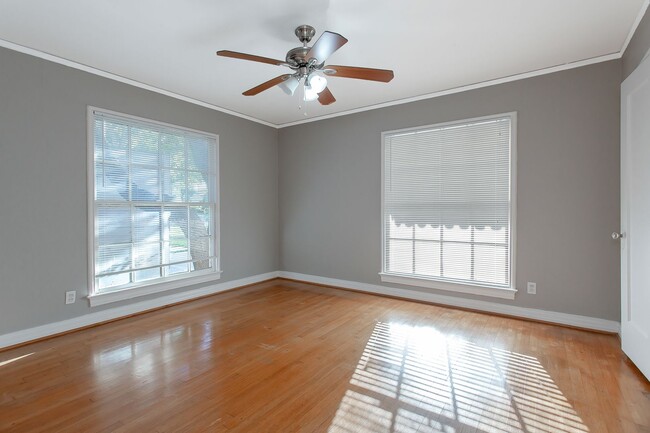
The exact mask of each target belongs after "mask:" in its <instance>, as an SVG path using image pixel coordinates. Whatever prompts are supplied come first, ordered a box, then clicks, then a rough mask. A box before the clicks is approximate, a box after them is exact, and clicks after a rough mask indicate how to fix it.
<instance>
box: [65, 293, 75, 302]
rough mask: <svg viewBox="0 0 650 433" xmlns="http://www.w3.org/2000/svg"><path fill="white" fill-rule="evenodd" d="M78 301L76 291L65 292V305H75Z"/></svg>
mask: <svg viewBox="0 0 650 433" xmlns="http://www.w3.org/2000/svg"><path fill="white" fill-rule="evenodd" d="M76 301H77V292H75V291H74V290H71V291H69V292H65V303H66V305H67V304H74V303H75V302H76Z"/></svg>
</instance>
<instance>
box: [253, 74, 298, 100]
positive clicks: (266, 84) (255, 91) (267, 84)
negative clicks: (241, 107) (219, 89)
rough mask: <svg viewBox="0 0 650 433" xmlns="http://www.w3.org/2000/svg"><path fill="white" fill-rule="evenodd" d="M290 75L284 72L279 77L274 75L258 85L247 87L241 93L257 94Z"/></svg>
mask: <svg viewBox="0 0 650 433" xmlns="http://www.w3.org/2000/svg"><path fill="white" fill-rule="evenodd" d="M290 77H291V74H284V75H280V76H279V77H275V78H273V79H271V80H269V81H266V82H264V83H262V84H260V85H259V86H255V87H253V88H252V89H248V90H247V91H245V92H244V93H242V95H244V96H254V95H257V94H258V93H261V92H263V91H265V90H266V89H270V88H271V87H273V86H277V85H278V84H280V83H282V82H283V81H285V80H288V79H289V78H290Z"/></svg>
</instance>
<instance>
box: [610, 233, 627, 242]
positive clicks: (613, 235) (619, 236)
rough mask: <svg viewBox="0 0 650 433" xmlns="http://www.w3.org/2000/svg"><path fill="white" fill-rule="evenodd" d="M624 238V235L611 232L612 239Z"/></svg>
mask: <svg viewBox="0 0 650 433" xmlns="http://www.w3.org/2000/svg"><path fill="white" fill-rule="evenodd" d="M624 237H625V233H617V232H612V239H614V240H618V239H622V238H624Z"/></svg>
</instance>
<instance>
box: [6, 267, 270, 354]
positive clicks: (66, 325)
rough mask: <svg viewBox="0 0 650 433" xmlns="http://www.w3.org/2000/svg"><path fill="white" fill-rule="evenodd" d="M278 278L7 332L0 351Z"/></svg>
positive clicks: (260, 278)
mask: <svg viewBox="0 0 650 433" xmlns="http://www.w3.org/2000/svg"><path fill="white" fill-rule="evenodd" d="M278 276H279V272H277V271H276V272H268V273H266V274H259V275H253V276H250V277H246V278H241V279H239V280H233V281H226V282H223V283H218V284H211V285H209V286H205V287H201V288H199V289H194V290H190V291H186V292H179V293H174V294H171V295H166V296H161V297H159V298H155V299H150V300H146V301H140V302H135V303H133V304H129V305H124V306H121V307H114V308H109V309H107V310H101V311H97V312H94V313H89V314H85V315H83V316H79V317H75V318H72V319H67V320H62V321H60V322H54V323H48V324H47V325H41V326H36V327H34V328H29V329H24V330H21V331H16V332H11V333H9V334H4V335H0V348H3V347H9V346H14V345H16V344H22V343H26V342H28V341H33V340H38V339H40V338H43V337H47V336H50V335H55V334H60V333H62V332H68V331H72V330H75V329H79V328H83V327H86V326H90V325H95V324H98V323H102V322H107V321H109V320H114V319H119V318H120V317H125V316H130V315H132V314H136V313H141V312H143V311H147V310H152V309H155V308H160V307H164V306H166V305H171V304H176V303H178V302H183V301H189V300H191V299H196V298H200V297H202V296H207V295H212V294H215V293H219V292H224V291H226V290H231V289H235V288H237V287H241V286H247V285H249V284H255V283H260V282H262V281H266V280H272V279H274V278H277V277H278Z"/></svg>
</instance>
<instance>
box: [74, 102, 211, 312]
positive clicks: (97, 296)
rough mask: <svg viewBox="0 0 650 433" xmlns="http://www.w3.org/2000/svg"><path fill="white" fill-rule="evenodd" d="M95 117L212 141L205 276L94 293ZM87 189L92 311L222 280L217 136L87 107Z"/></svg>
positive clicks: (185, 276) (186, 276) (196, 275)
mask: <svg viewBox="0 0 650 433" xmlns="http://www.w3.org/2000/svg"><path fill="white" fill-rule="evenodd" d="M95 113H100V114H106V115H108V116H114V117H121V118H123V119H127V120H132V121H135V122H142V123H144V124H150V125H158V126H161V127H163V128H168V129H175V130H180V131H186V132H189V133H192V134H200V135H203V136H206V137H210V138H212V139H214V140H215V143H216V147H215V157H216V161H214V163H215V179H216V185H214V188H215V194H216V201H215V204H214V209H213V212H214V217H213V221H212V227H211V229H212V230H213V233H214V245H213V248H214V256H215V258H214V266H213V268H212V269H210V270H206V271H205V272H203V271H201V272H200V273H197V274H194V275H192V274H189V275H188V274H181V275H176V276H171V277H162V278H158V279H156V280H153V281H144V282H142V283H139V284H135V285H132V286H129V287H126V288H123V289H119V290H115V291H113V292H106V293H101V292H98V291H96V288H95V246H96V242H95V217H96V214H95V209H96V202H95V158H94V155H95V139H94V123H95V122H94V115H95ZM86 117H87V174H88V176H87V182H86V185H87V188H88V195H87V200H88V287H89V290H88V293H89V295H88V300H89V303H90V306H91V307H95V306H98V305H104V304H108V303H111V302H118V301H122V300H126V299H132V298H136V297H139V296H145V295H150V294H154V293H160V292H164V291H166V290H173V289H178V288H181V287H187V286H190V285H193V284H200V283H206V282H211V281H216V280H218V279H220V278H221V273H222V270H221V251H220V247H221V235H220V219H221V218H220V198H221V194H220V193H219V187H220V185H221V182H220V181H219V136H218V135H216V134H212V133H209V132H205V131H198V130H194V129H190V128H185V127H182V126H178V125H172V124H169V123H164V122H158V121H156V120H151V119H146V118H143V117H137V116H132V115H130V114H125V113H119V112H116V111H111V110H105V109H102V108H97V107H93V106H88V107H87V116H86Z"/></svg>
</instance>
